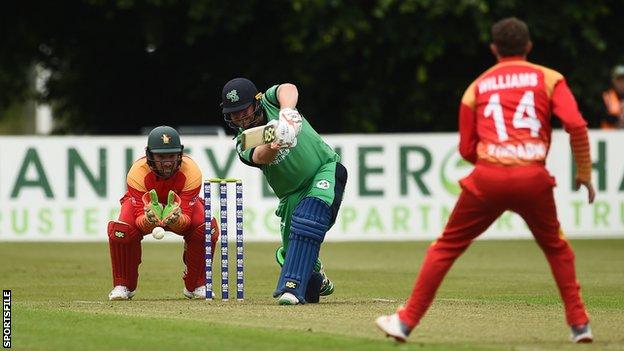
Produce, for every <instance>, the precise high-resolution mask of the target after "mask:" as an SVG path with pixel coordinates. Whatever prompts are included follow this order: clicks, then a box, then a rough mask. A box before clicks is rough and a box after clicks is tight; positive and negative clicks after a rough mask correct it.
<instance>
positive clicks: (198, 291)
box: [182, 285, 215, 299]
mask: <svg viewBox="0 0 624 351" xmlns="http://www.w3.org/2000/svg"><path fill="white" fill-rule="evenodd" d="M182 293H183V294H184V296H186V297H187V298H189V299H205V298H206V286H205V285H200V286H198V287H196V288H195V290H193V291H188V290H186V287H184V290H182ZM214 297H215V293H214V291H213V292H212V298H213V299H214Z"/></svg>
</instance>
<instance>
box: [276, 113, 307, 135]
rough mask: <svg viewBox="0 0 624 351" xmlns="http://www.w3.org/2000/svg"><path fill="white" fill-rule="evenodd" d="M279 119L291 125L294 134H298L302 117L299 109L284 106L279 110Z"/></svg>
mask: <svg viewBox="0 0 624 351" xmlns="http://www.w3.org/2000/svg"><path fill="white" fill-rule="evenodd" d="M279 119H280V122H281V121H285V122H286V123H288V124H290V125H292V126H293V128H294V129H295V136H297V135H299V132H300V131H301V124H302V123H303V118H302V117H301V114H300V113H299V111H297V110H296V109H294V108H290V107H284V108H283V109H281V110H280V112H279Z"/></svg>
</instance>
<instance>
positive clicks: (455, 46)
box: [0, 0, 624, 134]
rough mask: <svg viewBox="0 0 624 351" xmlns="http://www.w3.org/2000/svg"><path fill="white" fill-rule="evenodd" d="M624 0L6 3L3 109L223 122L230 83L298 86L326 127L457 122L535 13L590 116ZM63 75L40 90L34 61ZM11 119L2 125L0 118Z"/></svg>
mask: <svg viewBox="0 0 624 351" xmlns="http://www.w3.org/2000/svg"><path fill="white" fill-rule="evenodd" d="M623 10H624V5H623V3H622V2H620V1H601V0H594V1H587V0H581V1H574V2H560V1H554V0H541V1H535V0H528V1H520V0H508V1H504V2H501V1H486V0H472V1H468V0H459V1H451V0H438V1H431V0H402V1H401V0H362V1H346V0H344V1H342V0H291V1H285V0H274V1H260V0H248V1H213V0H195V1H191V0H185V1H184V0H183V1H175V0H143V1H135V0H116V1H106V0H80V1H61V2H57V1H27V2H25V1H22V2H15V3H13V4H11V5H10V6H9V5H8V4H5V8H4V10H3V11H0V28H2V29H1V30H0V47H1V48H2V55H0V111H3V110H5V109H6V108H7V107H8V106H10V105H11V104H14V103H16V102H20V101H27V100H28V99H33V98H34V99H37V100H38V101H42V102H47V103H49V104H51V106H52V107H53V110H54V115H55V119H56V125H57V129H56V131H55V132H56V133H59V134H63V133H75V134H135V133H137V132H139V130H140V129H141V127H143V126H155V125H159V124H169V125H172V126H180V125H213V124H217V125H223V126H225V124H224V123H223V121H222V117H221V113H220V109H219V102H220V93H221V88H222V86H223V84H224V83H225V82H226V81H228V80H229V79H231V78H233V77H236V76H244V77H248V78H250V79H252V80H253V81H254V82H255V83H256V85H257V86H258V88H259V89H261V90H264V89H266V88H268V87H270V86H271V85H273V84H276V83H280V82H292V83H295V84H296V85H297V86H298V87H299V90H300V100H299V101H300V102H299V108H300V110H301V111H302V112H303V114H304V115H305V116H306V117H307V118H308V119H309V120H310V121H311V123H312V124H313V126H314V127H315V128H316V129H317V130H318V131H319V132H322V133H351V132H360V133H375V132H431V131H453V130H456V128H457V121H456V120H457V117H456V114H457V109H458V106H459V100H460V98H461V95H462V94H463V91H464V89H465V88H466V86H467V85H468V84H469V83H470V82H471V81H472V80H473V79H474V78H476V76H477V75H478V74H480V73H481V72H483V71H484V70H485V69H487V68H488V67H489V66H491V65H492V64H494V62H495V60H494V58H493V57H492V55H491V54H490V53H489V49H488V44H489V40H490V35H489V30H490V26H491V25H492V23H494V22H495V21H497V20H499V19H500V18H503V17H507V16H511V15H514V16H517V17H519V18H521V19H523V20H525V21H526V22H527V23H528V25H529V28H530V30H531V35H532V40H533V42H534V44H535V47H534V50H533V53H532V54H531V55H530V57H529V59H530V60H531V61H534V62H536V63H539V64H543V65H546V66H549V67H552V68H554V69H556V70H558V71H559V72H561V73H563V74H564V75H565V76H566V77H567V79H568V81H569V84H570V86H571V88H572V90H573V92H574V93H575V95H576V96H577V98H578V100H579V104H580V107H581V110H582V112H583V113H584V115H585V117H586V118H587V119H588V121H589V122H590V125H597V118H598V116H599V115H600V114H601V113H604V112H603V106H602V102H601V98H600V94H601V91H602V90H604V89H606V88H607V87H608V85H609V72H610V69H611V67H612V66H613V65H614V64H616V63H620V62H624V50H623V49H622V48H623V47H624V33H623V31H622V30H621V28H620V27H621V24H620V22H621V21H620V20H621V14H622V13H624V12H623ZM35 65H38V66H39V67H44V68H46V69H47V70H49V72H50V73H51V75H50V78H49V79H48V81H47V84H46V87H45V89H44V91H43V92H39V93H34V90H33V79H32V78H33V77H32V76H33V67H34V66H35ZM0 122H1V121H0Z"/></svg>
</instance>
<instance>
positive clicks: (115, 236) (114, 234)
mask: <svg viewBox="0 0 624 351" xmlns="http://www.w3.org/2000/svg"><path fill="white" fill-rule="evenodd" d="M107 233H108V238H109V240H110V241H111V242H118V243H122V244H127V243H130V242H133V241H141V239H143V235H141V233H139V230H138V229H137V228H136V227H131V226H130V225H129V224H128V223H125V222H119V221H110V222H108V228H107Z"/></svg>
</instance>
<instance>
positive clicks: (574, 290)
mask: <svg viewBox="0 0 624 351" xmlns="http://www.w3.org/2000/svg"><path fill="white" fill-rule="evenodd" d="M532 46H533V44H532V42H531V40H530V38H529V29H528V27H527V25H526V24H525V23H524V22H522V21H520V20H519V19H517V18H515V17H512V18H506V19H503V20H501V21H499V22H497V23H496V24H495V25H494V26H493V27H492V44H491V45H490V48H491V51H492V53H493V54H494V56H496V58H497V60H498V63H497V64H496V65H494V66H493V67H491V68H490V69H488V70H487V71H485V72H484V73H483V74H481V75H480V76H479V77H478V78H477V79H476V80H475V81H474V82H473V83H472V84H470V86H469V87H468V89H466V92H465V93H464V96H463V98H462V101H461V106H460V111H459V133H460V142H459V152H460V153H461V155H462V156H463V157H464V159H466V160H468V161H470V162H471V163H474V164H475V168H474V170H473V172H472V173H471V174H470V175H469V176H468V177H466V178H464V179H462V180H461V182H460V184H461V187H462V192H461V194H460V195H459V199H457V203H456V204H455V208H454V209H453V212H452V213H451V216H450V217H449V220H448V223H447V224H446V227H445V228H444V232H443V233H442V235H441V236H440V237H439V238H438V239H437V240H436V241H435V242H433V244H431V246H430V247H429V249H428V250H427V255H426V256H425V259H424V262H423V264H422V266H421V268H420V273H419V274H418V278H417V279H416V283H415V284H414V289H413V291H412V294H411V296H410V298H409V299H408V301H407V303H406V304H405V307H404V308H401V309H399V311H397V313H394V314H391V315H389V316H381V317H379V318H377V321H376V323H377V326H378V327H379V328H380V329H381V330H383V331H384V332H385V333H386V334H387V335H389V336H391V337H393V338H395V339H396V340H397V341H405V340H406V338H407V336H408V335H409V333H410V332H411V330H412V329H413V328H414V327H415V326H416V325H418V323H419V322H420V320H421V318H422V317H423V316H424V314H425V312H426V311H427V309H428V308H429V305H431V302H432V301H433V298H434V296H435V293H436V291H437V289H438V287H439V286H440V284H441V283H442V279H444V276H445V275H446V273H447V272H448V270H449V269H450V268H451V265H452V264H453V262H455V259H457V258H458V257H459V256H460V255H461V254H462V253H463V252H464V250H466V249H467V248H468V246H469V245H470V244H471V243H472V241H473V240H474V239H476V238H477V237H478V236H479V235H480V234H481V233H483V232H484V231H485V230H486V229H487V228H488V227H489V226H490V225H491V224H492V223H493V222H494V221H495V220H496V219H497V218H498V217H499V216H500V215H501V214H502V213H503V212H505V211H507V210H509V211H514V212H516V213H517V214H519V215H520V216H521V217H522V218H523V219H524V220H525V221H526V224H527V225H528V226H529V229H530V230H531V232H532V233H533V236H534V237H535V240H536V241H537V243H538V244H539V246H540V248H541V249H542V251H543V252H544V255H545V256H546V259H547V260H548V264H549V265H550V269H551V271H552V274H553V276H554V278H555V282H556V283H557V287H558V288H559V294H560V295H561V299H562V300H563V305H564V307H565V316H566V321H567V323H568V325H569V326H570V328H571V331H572V334H571V340H572V341H573V342H591V341H592V339H593V336H592V333H591V330H590V328H589V316H588V314H587V311H586V309H585V305H584V304H583V300H582V299H581V295H580V293H579V290H580V285H579V283H578V281H577V279H576V272H575V269H574V252H573V251H572V248H571V247H570V244H569V243H568V241H567V240H566V238H565V237H564V235H563V231H562V230H561V227H560V225H559V220H558V219H557V210H556V207H555V200H554V196H553V188H554V186H555V178H554V177H553V176H551V175H550V174H549V173H548V171H547V170H546V168H545V167H544V164H545V161H546V155H547V153H548V149H549V148H550V142H551V130H552V127H551V117H552V116H551V115H552V114H553V113H554V114H555V115H557V116H558V117H559V119H560V120H561V122H562V123H563V126H564V127H565V130H566V131H567V132H568V133H569V134H570V146H571V148H572V152H573V154H574V159H575V161H576V167H577V174H576V179H575V181H576V188H577V189H578V188H579V187H581V186H583V187H585V188H587V190H588V201H589V203H592V202H593V201H594V196H595V193H594V187H593V185H592V181H591V159H590V155H589V139H588V135H587V123H586V122H585V120H584V119H583V116H581V113H580V112H579V110H578V107H577V104H576V101H575V99H574V96H573V95H572V92H571V91H570V88H568V85H567V83H566V80H565V78H564V77H563V75H561V74H560V73H559V72H557V71H554V70H552V69H550V68H547V67H544V66H540V65H536V64H534V63H531V62H528V61H527V60H526V56H527V55H528V53H529V52H530V51H531V48H532ZM566 157H567V155H566Z"/></svg>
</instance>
